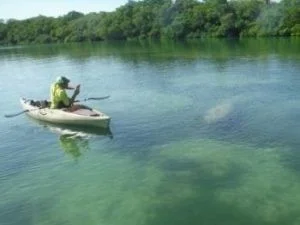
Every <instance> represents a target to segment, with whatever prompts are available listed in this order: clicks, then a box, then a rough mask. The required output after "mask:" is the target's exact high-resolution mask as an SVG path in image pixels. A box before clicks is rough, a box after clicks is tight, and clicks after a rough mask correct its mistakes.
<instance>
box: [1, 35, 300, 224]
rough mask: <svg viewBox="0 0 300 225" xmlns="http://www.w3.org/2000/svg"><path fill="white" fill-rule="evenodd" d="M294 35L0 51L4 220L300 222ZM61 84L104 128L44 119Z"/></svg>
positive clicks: (299, 103)
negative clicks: (39, 117) (29, 101)
mask: <svg viewBox="0 0 300 225" xmlns="http://www.w3.org/2000/svg"><path fill="white" fill-rule="evenodd" d="M299 46H300V45H299V39H261V40H259V39H255V40H254V39H252V40H251V39H250V40H241V41H237V40H203V41H195V42H186V43H176V42H139V43H136V42H113V43H97V44H80V45H77V44H73V45H41V46H23V47H12V48H1V49H0V68H1V70H0V77H1V81H0V90H1V94H2V98H1V99H0V104H1V109H2V110H1V111H2V113H1V115H2V119H1V120H0V128H1V129H0V140H1V145H0V184H1V185H0V193H1V194H0V199H1V201H0V224H1V225H2V224H3V225H19V224H22V225H41V224H43V225H46V224H49V225H56V224H57V225H60V224H72V225H76V224H80V225H81V224H88V225H96V224H105V225H106V224H107V225H110V224H111V225H118V224H122V225H125V224H131V225H132V224H139V225H142V224H145V225H152V224H155V225H157V224H190V225H193V224H207V225H210V224H211V225H216V224H217V225H229V224H230V225H234V224H244V225H245V224H255V225H260V224H261V225H262V224H264V225H266V224H267V225H271V224H272V225H273V224H274V225H277V224H278V225H281V224H289V225H296V224H299V223H300V216H299V213H298V212H299V211H300V206H299V201H300V192H299V189H300V158H299V153H298V149H299V146H300V141H299V133H300V129H299V127H300V120H299V111H300V99H299V94H300V91H299V85H300V78H299V71H300V63H299V61H300V57H299V56H300V55H299V52H300V51H299V50H300V49H299ZM59 75H64V76H67V77H68V78H70V79H71V80H72V83H74V84H78V83H80V84H81V86H82V88H81V93H80V95H79V97H78V98H81V99H84V98H88V97H101V96H106V95H110V98H109V99H106V100H102V101H89V102H87V103H88V105H89V106H92V107H94V108H97V109H100V110H101V111H103V112H105V113H107V114H108V115H110V116H111V117H112V121H111V126H110V129H109V130H106V131H103V130H102V131H98V130H96V131H95V130H90V129H84V130H78V129H76V130H74V129H69V128H68V129H66V128H65V127H57V126H50V125H49V124H44V123H38V122H37V121H34V120H32V119H30V118H28V117H26V116H25V115H20V116H17V117H14V118H9V119H8V118H4V116H3V115H5V114H9V113H15V112H19V111H21V110H22V109H21V107H20V105H19V97H29V98H37V99H47V98H48V95H49V88H50V84H51V83H52V82H53V81H54V80H55V78H56V76H59Z"/></svg>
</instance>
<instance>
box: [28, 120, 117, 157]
mask: <svg viewBox="0 0 300 225" xmlns="http://www.w3.org/2000/svg"><path fill="white" fill-rule="evenodd" d="M31 120H32V121H33V122H36V123H37V124H39V125H41V126H43V127H44V128H46V129H48V130H50V131H51V132H53V133H55V134H57V135H58V136H59V138H58V140H59V146H60V147H61V149H62V150H63V151H64V152H65V153H66V154H68V155H71V156H72V158H74V159H77V158H79V157H80V156H81V155H82V153H84V152H86V151H88V150H89V149H90V148H89V140H90V139H91V138H92V137H100V136H101V137H104V138H107V137H108V138H110V139H112V138H113V134H112V132H111V130H110V128H109V127H107V128H100V127H84V126H70V125H57V124H51V123H47V122H43V121H38V120H35V119H31Z"/></svg>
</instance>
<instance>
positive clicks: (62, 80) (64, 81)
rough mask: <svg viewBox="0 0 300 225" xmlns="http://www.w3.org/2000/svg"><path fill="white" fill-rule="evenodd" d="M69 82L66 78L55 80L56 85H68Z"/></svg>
mask: <svg viewBox="0 0 300 225" xmlns="http://www.w3.org/2000/svg"><path fill="white" fill-rule="evenodd" d="M69 82H70V80H69V79H68V78H66V77H62V76H61V77H57V78H56V83H58V84H68V83H69Z"/></svg>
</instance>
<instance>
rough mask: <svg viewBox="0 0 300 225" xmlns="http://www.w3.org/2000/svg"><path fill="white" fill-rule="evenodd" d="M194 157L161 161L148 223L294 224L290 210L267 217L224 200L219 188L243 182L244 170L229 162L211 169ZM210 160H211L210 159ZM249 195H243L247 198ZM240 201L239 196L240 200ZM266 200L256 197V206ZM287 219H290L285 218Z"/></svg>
mask: <svg viewBox="0 0 300 225" xmlns="http://www.w3.org/2000/svg"><path fill="white" fill-rule="evenodd" d="M207 163H210V162H206V161H203V162H202V163H199V162H197V161H196V160H187V159H184V158H183V159H180V160H178V159H175V158H174V159H169V160H167V161H164V162H162V163H161V169H162V170H163V171H164V174H165V175H164V178H163V179H162V182H161V184H160V185H159V186H158V187H157V189H156V192H155V199H159V200H158V201H157V202H154V203H153V204H152V205H151V207H150V210H149V212H148V214H149V217H148V219H147V222H146V224H147V225H160V224H161V225H163V224H172V225H182V224H189V225H198V224H207V225H240V224H243V225H281V224H294V223H293V222H295V221H294V219H295V218H297V217H298V215H296V214H295V213H294V212H293V211H291V212H290V213H289V214H288V215H286V214H282V215H281V216H278V217H277V219H276V220H273V221H268V220H266V219H265V218H261V217H260V216H259V215H257V211H256V210H257V209H255V208H253V209H252V208H247V207H246V208H243V207H241V206H239V205H237V204H235V203H234V202H232V203H231V202H230V201H224V200H222V198H220V196H219V194H218V193H220V192H222V191H224V190H232V192H233V193H234V190H236V188H239V187H241V186H242V183H243V178H244V176H245V175H246V174H247V170H246V169H245V168H244V167H242V165H239V164H238V163H232V164H231V165H230V167H229V168H228V170H227V172H226V173H221V174H218V173H216V174H215V173H213V172H212V171H211V170H210V169H209V168H210V167H209V166H207V165H206V164H207ZM211 163H213V162H211ZM247 200H248V199H244V201H245V202H247ZM241 201H242V200H241ZM261 204H265V203H264V202H263V200H262V201H259V200H258V201H257V206H260V205H261ZM288 221H289V222H288Z"/></svg>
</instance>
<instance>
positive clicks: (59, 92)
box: [50, 83, 70, 109]
mask: <svg viewBox="0 0 300 225" xmlns="http://www.w3.org/2000/svg"><path fill="white" fill-rule="evenodd" d="M50 99H51V107H50V108H51V109H57V108H58V105H59V103H63V104H64V105H65V106H69V105H70V99H69V97H68V95H67V92H66V90H65V89H63V88H61V87H60V86H59V85H58V84H57V83H54V84H52V85H51V90H50Z"/></svg>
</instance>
